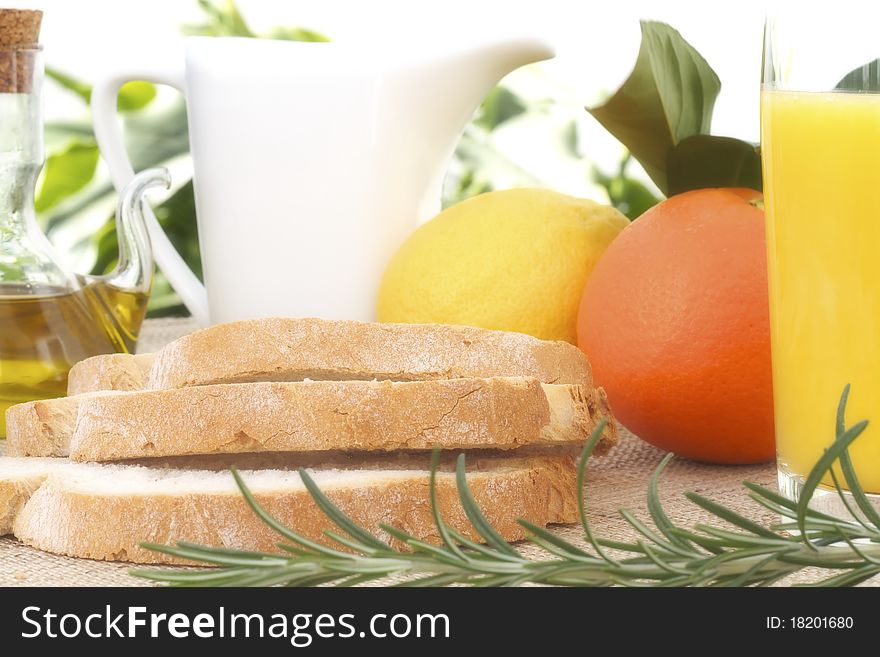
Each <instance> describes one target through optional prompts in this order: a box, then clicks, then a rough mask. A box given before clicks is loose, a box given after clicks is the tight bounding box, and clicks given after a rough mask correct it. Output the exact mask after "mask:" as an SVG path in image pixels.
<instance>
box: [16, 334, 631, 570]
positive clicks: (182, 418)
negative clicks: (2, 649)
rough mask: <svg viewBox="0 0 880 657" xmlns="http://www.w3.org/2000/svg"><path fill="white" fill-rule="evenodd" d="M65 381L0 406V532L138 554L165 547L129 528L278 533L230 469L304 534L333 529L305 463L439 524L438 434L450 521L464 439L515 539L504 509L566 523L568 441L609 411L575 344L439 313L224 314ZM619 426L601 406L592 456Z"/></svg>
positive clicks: (195, 536)
mask: <svg viewBox="0 0 880 657" xmlns="http://www.w3.org/2000/svg"><path fill="white" fill-rule="evenodd" d="M68 392H69V396H68V397H65V398H61V399H52V400H42V401H34V402H29V403H26V404H20V405H18V406H14V407H12V408H10V409H9V410H8V412H7V418H6V421H7V446H6V454H7V456H5V457H3V458H0V533H10V532H12V533H14V534H15V535H16V536H17V537H18V538H19V539H20V540H22V541H23V542H25V543H28V544H30V545H33V546H35V547H37V548H40V549H44V550H47V551H51V552H56V553H60V554H67V555H71V556H79V557H90V558H96V559H111V560H126V561H135V562H141V563H157V562H167V561H170V560H171V559H170V558H169V557H166V556H164V555H161V554H158V553H154V552H150V551H148V550H145V549H144V548H142V547H140V543H142V542H145V541H146V542H152V543H164V544H167V543H174V542H176V541H181V540H184V541H191V542H198V543H203V544H207V545H215V546H223V547H233V548H240V549H248V550H274V549H275V547H274V546H275V543H276V542H277V540H278V537H277V535H275V534H274V533H273V532H272V531H271V530H270V529H269V528H268V527H267V526H265V525H264V524H262V523H261V522H260V521H259V520H258V519H257V518H256V516H255V515H254V514H253V513H252V512H251V511H250V510H249V509H248V507H247V505H246V504H245V502H244V500H243V498H242V496H241V494H240V492H239V491H238V489H237V488H236V486H235V483H234V480H233V478H232V476H231V474H230V473H229V468H230V467H231V466H235V467H236V468H238V469H239V470H240V471H241V473H242V476H243V478H244V480H245V482H246V483H247V484H248V485H249V486H250V487H251V489H252V490H253V492H254V493H255V495H256V497H257V499H258V500H259V501H260V502H261V503H262V504H263V505H264V506H265V507H266V508H267V509H268V510H269V511H270V512H271V513H272V514H273V515H275V516H276V517H277V518H278V519H279V520H280V521H281V522H283V523H285V524H286V525H288V526H290V527H292V528H293V529H295V530H296V531H298V532H300V533H302V534H304V535H306V536H309V537H311V538H314V539H316V540H322V539H323V532H324V530H326V529H330V527H329V525H328V521H327V520H326V518H325V517H324V516H323V514H322V513H321V512H320V511H319V510H318V509H317V507H316V506H315V505H314V503H313V501H312V500H311V497H310V496H309V494H308V492H307V491H306V489H305V486H304V485H303V483H302V481H301V480H300V477H299V475H298V474H297V470H298V469H299V468H301V467H305V468H307V469H308V471H309V472H310V474H311V475H312V476H313V477H314V479H315V481H316V482H317V483H318V485H319V486H320V487H321V489H322V490H323V491H324V493H325V494H326V495H327V496H328V497H329V498H330V499H331V500H333V501H334V502H335V503H336V504H337V505H339V506H340V508H342V510H343V511H345V512H346V513H347V514H349V515H350V516H351V517H352V518H353V519H354V520H355V521H356V522H358V523H359V524H361V525H363V526H365V527H367V528H369V529H373V528H376V527H378V525H379V523H386V524H390V525H395V526H398V527H400V528H402V529H404V530H406V531H408V532H410V533H411V534H413V535H415V536H417V537H419V538H421V539H424V540H436V539H437V538H438V537H437V536H436V535H435V532H436V529H435V528H434V523H433V518H432V514H431V509H430V503H429V498H428V468H429V464H430V450H431V449H432V448H434V447H440V448H442V449H444V450H445V452H444V456H443V459H442V462H441V469H442V472H441V473H440V475H439V476H438V479H437V485H438V500H439V503H440V508H441V510H442V512H443V515H444V518H445V519H446V520H447V522H448V523H449V524H450V525H451V526H453V527H455V528H456V529H458V530H459V531H462V532H463V533H465V534H466V535H469V536H473V532H472V531H471V530H470V527H469V523H468V522H467V519H466V517H465V515H464V512H463V510H462V508H461V506H460V504H459V503H458V498H457V493H456V489H455V481H454V476H453V475H452V473H451V469H452V465H453V459H454V456H456V455H457V454H458V453H459V452H461V451H466V452H467V463H468V473H469V474H468V481H469V484H470V487H471V488H472V490H473V493H474V495H475V497H476V499H477V501H478V502H479V503H480V505H481V508H482V509H483V510H484V512H485V513H486V515H487V516H488V518H489V519H490V521H492V522H493V524H495V526H496V527H497V528H498V529H499V530H500V532H501V534H502V535H503V536H504V537H505V538H507V539H508V540H515V539H518V538H521V537H522V528H521V527H520V525H518V524H517V522H516V520H517V519H518V518H525V519H527V520H530V521H531V522H533V523H536V524H540V525H546V524H549V523H560V522H572V521H574V520H576V513H577V509H576V504H575V500H576V489H575V458H576V454H577V452H578V450H579V447H580V446H582V445H583V443H584V441H585V440H586V438H587V437H588V436H589V434H590V432H591V431H592V430H593V429H594V428H595V426H596V425H597V424H598V422H599V421H601V420H602V419H603V418H607V419H609V420H611V414H610V410H609V408H608V405H607V401H606V399H605V395H604V392H603V391H602V390H601V389H600V388H596V387H594V386H593V384H592V380H591V374H590V368H589V364H588V363H587V361H586V359H585V357H584V356H583V354H582V353H581V352H580V351H579V350H578V349H577V348H576V347H574V346H572V345H569V344H567V343H563V342H545V341H541V340H537V339H534V338H531V337H529V336H525V335H521V334H514V333H506V332H500V331H487V330H483V329H476V328H470V327H453V326H441V325H402V324H369V323H361V322H348V321H325V320H316V319H280V318H278V319H263V320H252V321H242V322H235V323H232V324H225V325H220V326H214V327H211V328H208V329H205V330H202V331H198V332H196V333H193V334H191V335H189V336H186V337H183V338H181V339H179V340H177V341H175V342H173V343H171V344H170V345H168V346H167V347H165V348H164V349H162V350H161V351H159V352H157V353H156V354H144V355H138V356H132V355H126V354H114V355H108V356H98V357H95V358H91V359H88V360H85V361H83V362H81V363H79V364H77V365H76V366H75V367H74V368H73V370H72V371H71V373H70V378H69V386H68ZM615 440H616V427H615V425H614V423H613V421H611V422H609V425H608V426H607V428H606V430H605V433H604V434H603V437H602V440H601V442H600V443H599V445H598V446H597V450H596V453H597V454H601V453H604V452H605V451H607V449H608V448H609V447H610V446H611V445H613V443H614V442H615ZM386 538H387V537H386Z"/></svg>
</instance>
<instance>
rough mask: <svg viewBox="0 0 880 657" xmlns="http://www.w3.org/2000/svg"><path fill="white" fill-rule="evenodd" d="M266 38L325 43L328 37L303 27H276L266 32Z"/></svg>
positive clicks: (328, 39)
mask: <svg viewBox="0 0 880 657" xmlns="http://www.w3.org/2000/svg"><path fill="white" fill-rule="evenodd" d="M266 38H267V39H280V40H282V41H305V42H307V43H326V42H328V41H330V38H329V37H326V36H324V35H323V34H321V33H320V32H316V31H315V30H310V29H308V28H305V27H276V28H273V29H271V30H269V32H267V33H266Z"/></svg>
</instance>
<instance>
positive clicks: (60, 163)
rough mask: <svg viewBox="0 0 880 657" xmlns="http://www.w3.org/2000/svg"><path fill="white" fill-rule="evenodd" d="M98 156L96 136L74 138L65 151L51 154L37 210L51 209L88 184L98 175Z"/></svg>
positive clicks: (36, 202) (38, 195)
mask: <svg viewBox="0 0 880 657" xmlns="http://www.w3.org/2000/svg"><path fill="white" fill-rule="evenodd" d="M98 157H99V153H98V146H97V144H96V143H95V140H94V139H89V140H83V139H74V140H73V141H71V142H70V144H69V145H68V146H67V147H66V148H65V149H64V150H62V151H60V152H57V153H53V154H52V155H50V156H49V157H48V158H47V159H46V167H45V174H44V175H43V182H42V184H41V185H40V191H39V193H38V194H37V198H36V200H35V202H34V204H35V206H36V209H37V212H45V211H47V210H49V209H50V208H52V207H54V206H55V205H57V204H58V203H59V202H60V201H61V200H62V199H64V198H66V197H68V196H72V195H73V194H76V193H77V192H78V191H80V190H81V189H82V188H83V187H85V186H86V185H88V184H89V181H91V179H92V178H93V177H94V175H95V168H96V167H97V166H98Z"/></svg>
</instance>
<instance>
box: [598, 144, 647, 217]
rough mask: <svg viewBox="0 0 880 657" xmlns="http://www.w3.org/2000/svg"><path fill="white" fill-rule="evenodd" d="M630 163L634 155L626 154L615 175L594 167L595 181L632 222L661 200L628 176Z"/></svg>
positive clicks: (643, 185) (641, 183)
mask: <svg viewBox="0 0 880 657" xmlns="http://www.w3.org/2000/svg"><path fill="white" fill-rule="evenodd" d="M630 162H632V154H631V153H626V154H625V155H624V157H623V159H621V161H620V166H619V167H618V170H617V172H616V173H615V174H614V175H608V174H606V173H604V172H603V171H602V170H601V169H599V168H598V167H594V168H593V180H595V181H596V182H597V183H599V184H600V185H602V186H603V187H604V188H605V189H606V190H607V192H608V199H609V201H610V202H611V205H613V206H614V207H615V208H617V209H618V210H620V212H621V213H623V214H625V215H626V216H627V217H628V218H629V219H630V220H632V219H636V218H638V217H639V216H640V215H641V214H642V213H643V212H645V211H646V210H649V209H650V208H652V207H654V206H655V205H656V204H657V203H659V202H660V199H659V198H657V197H656V196H655V195H654V192H652V191H651V190H650V189H648V186H647V185H645V184H644V183H643V182H641V181H640V180H637V179H635V178H631V177H630V176H628V175H627V173H626V172H627V169H628V167H629V164H630Z"/></svg>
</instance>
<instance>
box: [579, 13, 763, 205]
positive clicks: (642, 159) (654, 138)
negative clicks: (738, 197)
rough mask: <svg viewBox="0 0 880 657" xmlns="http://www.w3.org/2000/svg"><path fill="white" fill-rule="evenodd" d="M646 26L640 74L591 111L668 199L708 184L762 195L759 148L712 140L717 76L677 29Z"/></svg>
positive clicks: (637, 66)
mask: <svg viewBox="0 0 880 657" xmlns="http://www.w3.org/2000/svg"><path fill="white" fill-rule="evenodd" d="M641 26H642V43H641V48H640V49H639V55H638V58H637V59H636V64H635V68H634V69H633V71H632V73H631V74H630V76H629V77H628V78H627V79H626V81H625V82H624V83H623V85H622V86H621V87H620V89H618V90H617V92H616V93H615V94H614V95H613V96H611V98H609V99H608V100H607V101H606V102H605V103H604V104H602V105H599V106H597V107H593V108H587V111H588V112H590V114H592V115H593V116H594V117H595V118H596V120H598V121H599V122H600V123H601V124H602V125H603V126H604V127H605V128H606V129H607V130H608V131H609V132H610V133H611V134H612V135H614V136H615V137H617V139H619V140H620V141H621V143H623V145H624V146H626V147H627V148H628V149H629V151H630V152H631V153H632V154H633V157H635V158H636V160H638V161H639V163H641V165H642V166H643V167H644V168H645V171H646V172H647V173H648V175H649V176H650V177H651V179H652V180H653V181H654V182H655V183H656V184H657V187H659V188H660V190H661V191H662V192H663V193H664V194H666V195H672V194H677V193H680V192H683V191H687V190H689V189H699V188H701V187H706V186H714V187H718V186H721V187H732V186H747V187H753V188H755V189H759V190H760V189H761V175H760V172H761V158H760V155H759V152H758V150H757V149H756V148H755V147H754V146H753V145H751V144H748V143H746V142H741V141H739V140H735V139H731V138H715V137H709V136H708V135H709V130H710V128H711V125H712V112H713V109H714V107H715V99H716V98H717V96H718V92H719V91H720V90H721V83H720V81H719V79H718V76H717V75H716V74H715V71H713V70H712V67H711V66H709V64H708V62H706V60H705V59H703V57H702V56H701V55H700V54H699V53H698V52H697V51H696V50H695V49H694V48H693V46H691V45H690V44H689V43H688V42H687V41H685V40H684V38H683V37H682V36H681V34H679V33H678V32H677V31H676V30H674V29H673V28H671V27H669V26H668V25H665V24H663V23H656V22H642V24H641ZM728 159H729V160H730V161H728Z"/></svg>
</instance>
